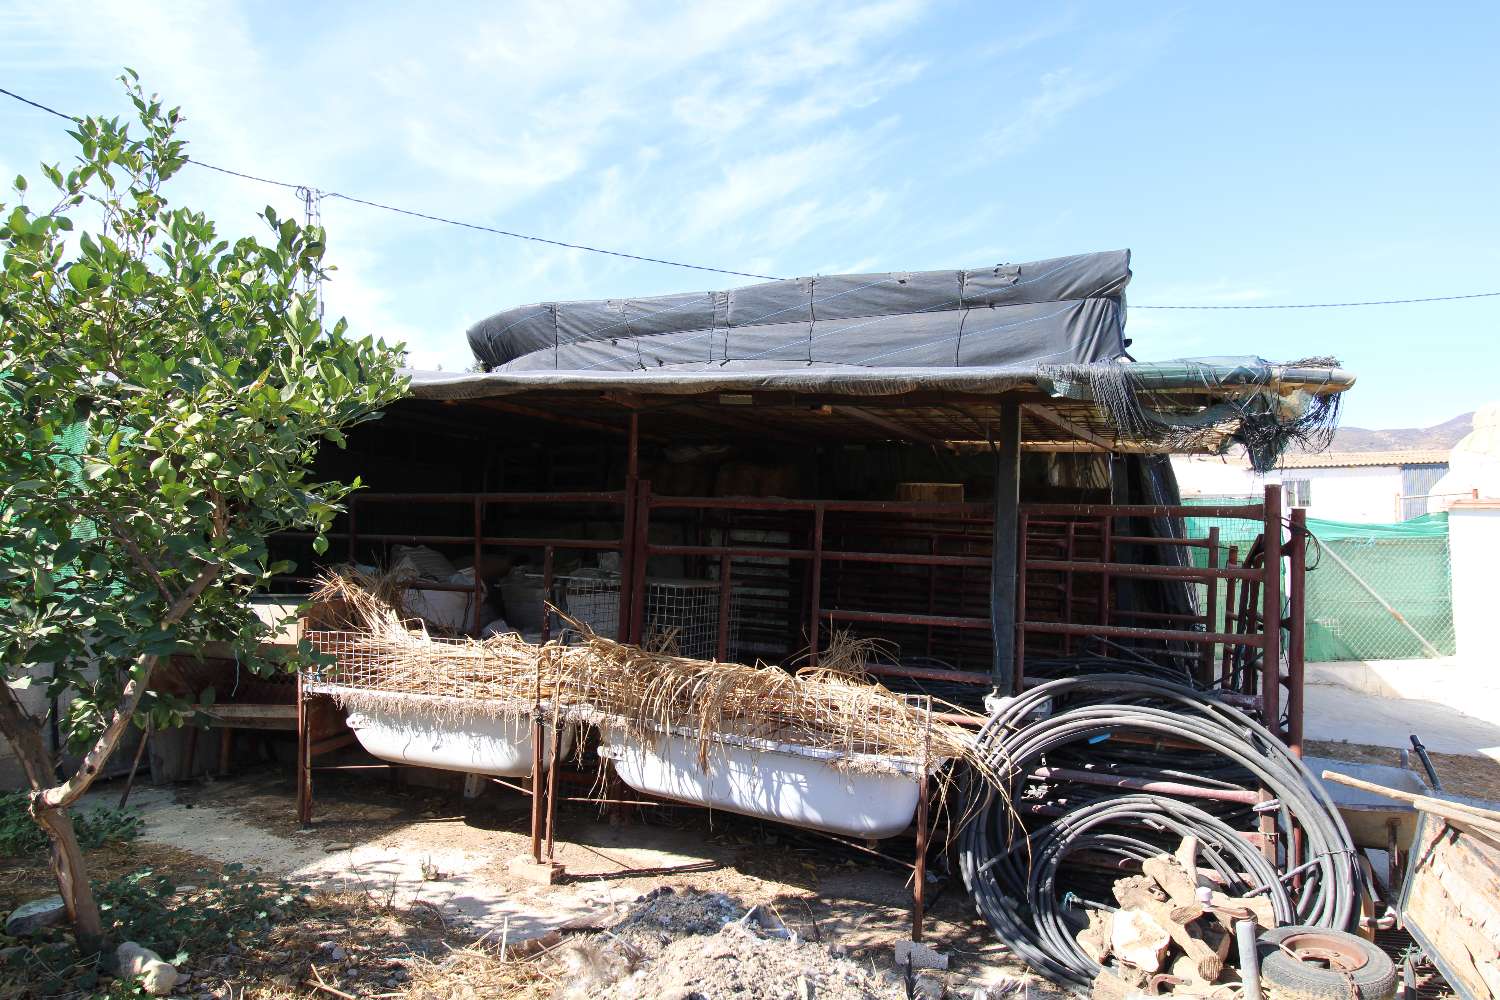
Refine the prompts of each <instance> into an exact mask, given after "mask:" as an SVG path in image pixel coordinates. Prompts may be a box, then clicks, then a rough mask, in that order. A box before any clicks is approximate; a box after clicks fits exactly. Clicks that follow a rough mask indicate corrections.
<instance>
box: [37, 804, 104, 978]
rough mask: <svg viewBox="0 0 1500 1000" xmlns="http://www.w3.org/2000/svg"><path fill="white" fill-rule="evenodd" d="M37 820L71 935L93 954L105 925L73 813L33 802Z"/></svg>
mask: <svg viewBox="0 0 1500 1000" xmlns="http://www.w3.org/2000/svg"><path fill="white" fill-rule="evenodd" d="M33 810H34V811H33V813H32V815H33V816H34V817H35V819H36V821H37V824H38V825H39V826H41V828H42V829H43V830H46V831H47V836H48V838H49V839H51V841H52V871H53V873H54V874H55V875H56V876H57V891H58V893H59V894H60V895H61V896H62V898H63V904H64V905H65V906H67V908H68V920H70V921H71V922H72V924H73V936H74V937H75V938H76V939H77V941H78V950H79V951H80V952H81V953H82V954H85V955H93V954H95V953H97V952H98V951H99V950H100V949H102V948H103V947H104V925H103V923H102V922H101V921H100V919H99V904H98V903H97V902H96V901H95V900H94V889H93V887H92V886H90V885H89V873H88V867H87V864H86V863H85V862H84V860H83V849H82V848H80V847H79V846H78V837H77V836H76V835H75V834H74V833H73V817H72V816H71V815H70V814H69V813H68V810H67V809H65V808H64V809H44V808H38V807H35V806H33Z"/></svg>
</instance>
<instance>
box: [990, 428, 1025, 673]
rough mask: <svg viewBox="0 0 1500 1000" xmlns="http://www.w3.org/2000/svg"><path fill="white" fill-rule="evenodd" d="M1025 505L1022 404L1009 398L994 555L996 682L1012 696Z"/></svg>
mask: <svg viewBox="0 0 1500 1000" xmlns="http://www.w3.org/2000/svg"><path fill="white" fill-rule="evenodd" d="M1020 507H1021V407H1020V405H1019V404H1017V403H1005V404H1002V405H1001V407H1000V421H999V426H998V427H997V428H996V434H995V527H994V535H993V536H992V538H991V542H990V545H991V556H990V634H991V637H992V639H993V642H994V657H993V660H992V661H991V664H990V682H991V683H992V684H993V685H994V687H995V694H996V695H998V696H1000V697H1003V698H1008V697H1010V696H1011V695H1013V694H1015V693H1016V692H1015V690H1014V689H1015V683H1016V581H1017V578H1018V574H1019V573H1020V572H1021V567H1020V566H1019V565H1017V553H1016V547H1017V546H1016V543H1017V538H1016V532H1017V527H1018V524H1019V521H1020V517H1019V515H1020Z"/></svg>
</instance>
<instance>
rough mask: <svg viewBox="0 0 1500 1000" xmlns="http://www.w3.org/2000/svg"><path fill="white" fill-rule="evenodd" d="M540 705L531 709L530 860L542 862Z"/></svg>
mask: <svg viewBox="0 0 1500 1000" xmlns="http://www.w3.org/2000/svg"><path fill="white" fill-rule="evenodd" d="M542 788H543V782H542V707H541V705H540V704H538V705H534V706H533V707H532V709H531V860H532V861H535V862H536V863H537V864H541V863H542Z"/></svg>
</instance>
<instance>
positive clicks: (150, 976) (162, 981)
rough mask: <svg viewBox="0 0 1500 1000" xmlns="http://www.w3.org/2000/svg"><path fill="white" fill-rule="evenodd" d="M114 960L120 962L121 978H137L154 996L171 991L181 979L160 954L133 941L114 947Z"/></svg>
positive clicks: (162, 995)
mask: <svg viewBox="0 0 1500 1000" xmlns="http://www.w3.org/2000/svg"><path fill="white" fill-rule="evenodd" d="M115 960H116V961H117V962H119V963H120V973H119V974H120V978H121V979H125V980H138V981H139V982H140V984H141V987H142V988H143V989H144V990H145V991H146V992H147V993H149V994H151V995H152V996H154V997H164V996H166V995H167V994H168V993H171V992H172V989H173V987H175V986H176V985H177V984H178V983H179V982H180V981H181V980H182V976H181V974H179V973H178V971H177V970H176V969H175V968H173V967H172V965H171V964H169V963H167V962H163V961H162V960H161V956H160V955H158V954H157V953H156V952H154V951H152V950H151V949H150V948H142V947H141V946H140V945H138V944H136V943H135V942H134V941H126V942H125V943H124V944H122V945H120V947H118V948H116V949H115Z"/></svg>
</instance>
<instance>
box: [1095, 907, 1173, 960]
mask: <svg viewBox="0 0 1500 1000" xmlns="http://www.w3.org/2000/svg"><path fill="white" fill-rule="evenodd" d="M1171 943H1172V935H1171V934H1170V933H1168V932H1167V930H1166V928H1164V927H1162V925H1161V924H1159V923H1157V922H1156V921H1155V920H1154V919H1152V918H1151V915H1150V914H1148V913H1145V912H1143V911H1141V910H1125V909H1122V910H1118V911H1116V912H1115V919H1114V923H1113V924H1112V926H1111V927H1110V950H1111V951H1113V952H1114V953H1115V956H1116V957H1117V958H1119V959H1120V960H1121V961H1122V962H1126V963H1128V964H1130V965H1133V966H1135V967H1136V968H1137V969H1141V970H1144V971H1146V972H1159V971H1160V970H1161V962H1162V958H1163V957H1164V956H1165V955H1166V953H1167V946H1168V945H1170V944H1171Z"/></svg>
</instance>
